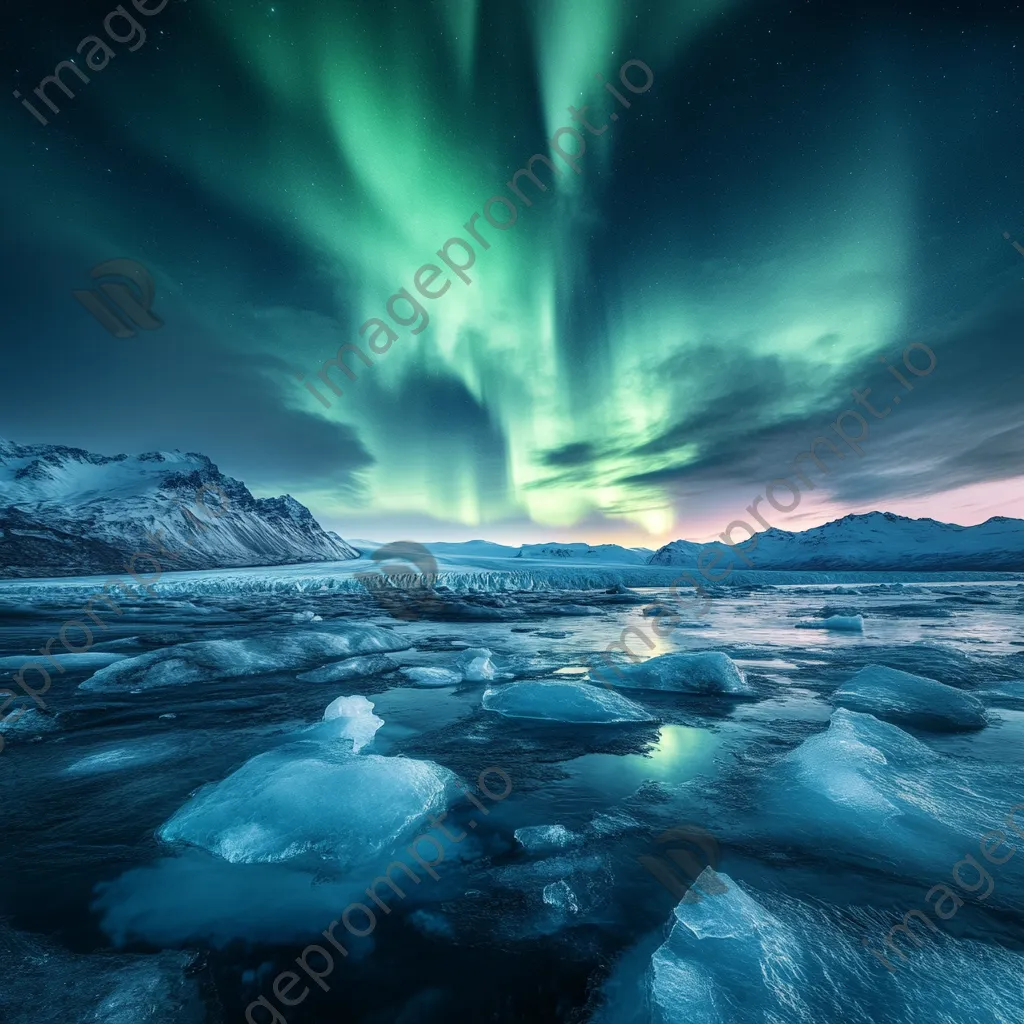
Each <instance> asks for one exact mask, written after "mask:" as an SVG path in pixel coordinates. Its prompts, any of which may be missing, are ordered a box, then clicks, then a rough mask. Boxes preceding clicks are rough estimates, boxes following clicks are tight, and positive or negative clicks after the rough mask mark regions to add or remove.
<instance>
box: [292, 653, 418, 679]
mask: <svg viewBox="0 0 1024 1024" xmlns="http://www.w3.org/2000/svg"><path fill="white" fill-rule="evenodd" d="M397 668H398V665H397V664H396V663H395V662H393V661H392V660H391V659H390V658H388V657H386V656H385V655H383V654H366V655H363V656H362V657H359V658H348V659H346V660H345V661H336V662H333V663H332V664H330V665H324V666H323V667H322V668H315V669H313V671H312V672H303V673H302V674H301V675H300V676H297V677H296V678H297V679H298V680H299V681H300V682H303V683H347V682H349V680H351V679H362V678H364V677H366V676H379V675H383V674H384V673H385V672H391V671H393V670H394V669H397Z"/></svg>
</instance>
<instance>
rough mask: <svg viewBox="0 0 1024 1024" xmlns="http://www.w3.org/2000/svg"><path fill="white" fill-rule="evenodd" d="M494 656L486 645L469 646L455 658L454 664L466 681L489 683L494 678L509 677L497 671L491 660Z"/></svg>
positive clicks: (509, 677)
mask: <svg viewBox="0 0 1024 1024" xmlns="http://www.w3.org/2000/svg"><path fill="white" fill-rule="evenodd" d="M493 657H494V656H493V655H492V654H491V652H490V651H489V650H488V649H487V648H486V647H469V648H467V649H466V650H464V651H463V652H462V653H461V654H460V655H459V656H458V658H456V660H455V665H456V667H457V668H458V669H459V671H460V672H461V673H462V678H463V679H464V680H465V681H466V682H467V683H489V682H492V681H493V680H495V679H511V678H512V677H511V676H510V675H509V674H507V673H503V672H499V671H498V669H497V668H496V667H495V664H494V662H493V661H492V660H491V659H492V658H493Z"/></svg>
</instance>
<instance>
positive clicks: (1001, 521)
mask: <svg viewBox="0 0 1024 1024" xmlns="http://www.w3.org/2000/svg"><path fill="white" fill-rule="evenodd" d="M736 538H737V540H738V541H740V542H742V541H743V538H744V533H743V531H742V530H740V531H736ZM702 547H707V548H724V545H722V544H720V543H719V542H717V541H716V542H714V543H713V544H709V545H700V544H694V543H693V542H692V541H686V540H675V541H672V543H671V544H666V545H665V546H664V547H663V548H660V549H659V550H658V551H656V552H655V553H654V554H653V555H652V556H651V559H650V564H651V565H682V566H688V567H692V566H695V565H696V564H697V557H698V554H697V553H698V552H699V551H700V550H701V549H702ZM724 550H725V551H726V553H727V554H729V552H728V549H727V548H724ZM740 550H741V551H742V552H743V554H745V555H746V557H747V558H748V559H749V560H750V565H747V564H746V563H745V562H743V561H742V560H741V559H739V558H732V556H731V555H730V558H731V559H732V562H733V565H734V568H738V569H746V568H754V569H880V570H881V569H896V570H905V571H910V570H934V571H940V570H954V569H955V570H975V569H979V570H981V569H983V570H990V571H1020V570H1024V520H1021V519H1007V518H1006V517H1005V516H995V517H993V518H992V519H989V520H988V521H987V522H984V523H981V524H980V525H979V526H956V525H955V524H953V523H940V522H937V521H936V520H934V519H908V518H907V517H906V516H897V515H894V514H893V513H891V512H869V513H868V514H867V515H859V516H854V515H850V516H844V517H843V518H842V519H836V520H834V521H833V522H831V523H825V524H824V526H817V527H815V528H814V529H812V530H804V531H803V532H802V533H791V532H789V531H787V530H778V529H775V528H774V527H772V528H771V529H768V530H765V531H764V532H763V533H759V534H757V545H756V547H755V546H754V545H753V542H748V543H746V544H743V543H741V545H740ZM705 563H706V564H710V565H714V564H715V563H712V562H710V556H706V557H705ZM728 564H730V563H729V562H728V561H726V560H725V559H723V560H722V561H721V563H720V564H719V567H718V568H717V569H712V570H711V571H714V572H716V573H717V572H721V571H722V570H723V569H724V567H725V566H726V565H728Z"/></svg>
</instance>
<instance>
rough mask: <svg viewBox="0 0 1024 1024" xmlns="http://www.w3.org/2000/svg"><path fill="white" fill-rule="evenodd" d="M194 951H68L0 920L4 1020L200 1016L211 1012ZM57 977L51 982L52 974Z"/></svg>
mask: <svg viewBox="0 0 1024 1024" xmlns="http://www.w3.org/2000/svg"><path fill="white" fill-rule="evenodd" d="M196 966H197V964H196V961H195V958H193V957H191V956H189V955H188V954H186V953H178V952H167V953H158V954H156V955H152V956H115V955H111V954H109V953H97V954H79V953H69V952H67V951H65V950H64V949H62V948H60V946H58V945H55V944H53V945H51V944H50V943H49V942H47V941H46V940H43V939H40V938H38V937H37V936H34V935H28V934H26V933H21V932H15V931H13V930H11V929H9V928H7V927H5V926H0V974H2V976H3V977H4V978H6V979H8V980H7V982H6V983H5V984H4V985H2V986H0V1020H3V1021H4V1022H5V1024H99V1022H102V1024H165V1022H167V1021H174V1022H175V1024H202V1022H204V1021H206V1020H208V1019H209V1017H208V1015H207V1010H206V1008H205V1006H204V1005H203V999H202V995H201V986H202V980H201V973H202V972H200V971H197V970H196ZM55 978H59V979H60V983H59V984H55V983H54V979H55Z"/></svg>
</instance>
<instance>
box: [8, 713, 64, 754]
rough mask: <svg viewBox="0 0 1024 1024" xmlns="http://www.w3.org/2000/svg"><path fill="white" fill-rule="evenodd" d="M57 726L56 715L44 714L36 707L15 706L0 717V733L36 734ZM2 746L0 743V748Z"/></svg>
mask: <svg viewBox="0 0 1024 1024" xmlns="http://www.w3.org/2000/svg"><path fill="white" fill-rule="evenodd" d="M56 728H57V717H56V715H50V714H44V713H43V712H42V711H38V710H37V709H36V708H25V707H16V708H12V709H11V710H10V711H8V712H7V714H6V715H4V717H3V718H0V733H11V734H12V735H17V736H37V735H39V734H40V733H44V732H52V731H53V730H54V729H56ZM2 749H3V746H2V745H0V750H2Z"/></svg>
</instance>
